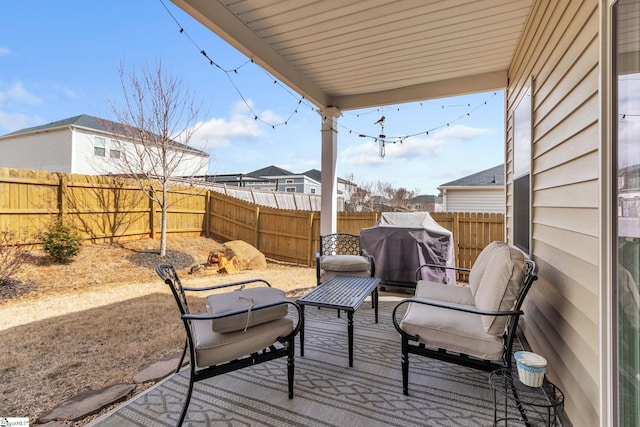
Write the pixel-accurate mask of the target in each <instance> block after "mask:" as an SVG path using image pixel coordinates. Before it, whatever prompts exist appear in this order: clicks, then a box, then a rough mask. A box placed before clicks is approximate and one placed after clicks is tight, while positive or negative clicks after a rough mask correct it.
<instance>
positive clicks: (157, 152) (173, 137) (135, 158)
mask: <svg viewBox="0 0 640 427" xmlns="http://www.w3.org/2000/svg"><path fill="white" fill-rule="evenodd" d="M120 82H121V85H122V90H123V95H124V103H123V106H122V107H120V108H118V107H116V106H115V105H113V104H112V110H113V113H114V115H115V117H116V121H117V123H111V126H116V127H118V129H110V130H111V133H112V134H114V135H122V136H123V138H122V140H119V141H118V145H119V147H118V149H119V153H117V155H116V156H111V157H112V158H111V159H110V160H111V163H112V164H113V165H114V167H115V168H116V170H117V171H118V172H119V173H121V174H123V175H127V176H129V177H131V178H133V179H134V180H135V181H136V182H137V185H138V186H139V187H140V189H141V190H142V192H143V193H144V195H145V196H147V197H148V198H149V199H151V200H152V201H153V202H154V203H156V204H158V205H159V207H160V211H161V217H160V256H163V257H164V256H166V253H167V212H168V208H169V207H170V206H171V205H173V204H175V203H177V202H178V201H179V200H178V199H173V198H172V199H171V200H169V198H168V194H169V189H170V186H171V185H172V184H171V183H172V178H176V177H182V178H184V177H193V176H194V175H199V174H203V171H204V173H206V171H207V166H208V156H207V155H206V153H204V152H202V151H200V150H196V149H194V148H192V147H190V146H189V142H190V140H191V138H192V136H193V134H194V133H195V132H196V130H197V123H198V115H199V107H198V106H196V104H195V102H194V98H193V96H192V95H191V93H190V92H189V91H188V90H186V89H185V88H184V86H183V84H182V81H181V80H180V79H178V78H177V77H175V76H173V75H170V74H168V73H166V72H165V71H164V70H163V68H162V62H161V61H158V62H157V64H156V66H155V67H154V68H145V67H141V68H140V72H139V74H136V73H133V72H132V73H130V74H125V71H124V67H123V66H121V67H120Z"/></svg>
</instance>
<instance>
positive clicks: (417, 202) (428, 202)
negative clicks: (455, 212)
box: [407, 194, 443, 212]
mask: <svg viewBox="0 0 640 427" xmlns="http://www.w3.org/2000/svg"><path fill="white" fill-rule="evenodd" d="M407 208H409V209H410V210H414V211H420V212H442V211H443V206H442V197H438V196H434V195H431V194H422V195H420V196H416V197H413V198H411V199H409V200H408V201H407Z"/></svg>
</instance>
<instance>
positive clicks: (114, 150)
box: [109, 139, 120, 159]
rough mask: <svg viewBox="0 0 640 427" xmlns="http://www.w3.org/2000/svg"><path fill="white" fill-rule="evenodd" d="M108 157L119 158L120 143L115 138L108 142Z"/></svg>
mask: <svg viewBox="0 0 640 427" xmlns="http://www.w3.org/2000/svg"><path fill="white" fill-rule="evenodd" d="M109 157H111V158H112V159H119V158H120V143H119V142H118V141H117V140H115V139H112V140H111V141H110V142H109Z"/></svg>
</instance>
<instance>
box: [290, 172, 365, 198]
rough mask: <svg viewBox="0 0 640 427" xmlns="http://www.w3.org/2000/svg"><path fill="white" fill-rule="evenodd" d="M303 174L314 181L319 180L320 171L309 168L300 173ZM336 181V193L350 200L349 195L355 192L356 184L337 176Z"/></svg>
mask: <svg viewBox="0 0 640 427" xmlns="http://www.w3.org/2000/svg"><path fill="white" fill-rule="evenodd" d="M302 174H303V175H306V176H308V177H309V178H311V179H313V180H314V181H316V182H320V181H321V177H322V172H321V171H319V170H318V169H309V170H308V171H306V172H303V173H302ZM337 181H338V187H337V188H338V195H341V196H342V197H343V198H344V201H345V202H350V201H351V196H352V195H353V194H354V193H355V192H356V190H357V189H358V186H357V185H356V184H354V183H353V182H351V181H347V180H346V179H342V178H340V177H337Z"/></svg>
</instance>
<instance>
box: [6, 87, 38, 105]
mask: <svg viewBox="0 0 640 427" xmlns="http://www.w3.org/2000/svg"><path fill="white" fill-rule="evenodd" d="M9 101H13V102H17V103H23V104H31V105H35V104H40V103H41V102H42V98H40V97H38V96H36V95H34V94H32V93H31V92H29V91H28V90H26V89H25V88H24V86H23V85H22V82H21V81H16V82H13V83H11V84H10V85H9V86H4V85H2V84H1V83H0V102H9Z"/></svg>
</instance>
